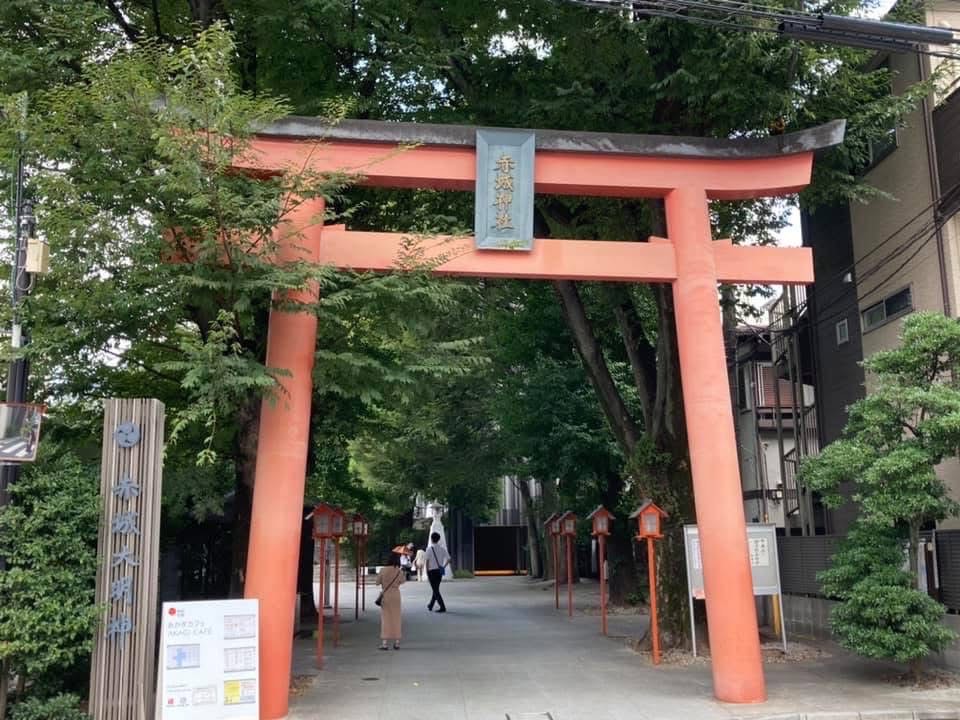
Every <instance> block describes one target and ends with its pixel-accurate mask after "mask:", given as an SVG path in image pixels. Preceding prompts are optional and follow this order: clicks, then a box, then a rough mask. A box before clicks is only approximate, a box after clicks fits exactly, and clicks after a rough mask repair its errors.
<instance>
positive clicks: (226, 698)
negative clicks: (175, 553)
mask: <svg viewBox="0 0 960 720" xmlns="http://www.w3.org/2000/svg"><path fill="white" fill-rule="evenodd" d="M258 602H259V601H257V600H207V601H200V602H171V603H164V604H163V612H162V616H161V617H162V621H161V631H160V672H159V673H158V679H157V705H158V707H159V712H158V717H159V719H160V720H201V719H202V720H258V719H259V716H260V671H259V670H260V669H259V659H260V638H259V604H258Z"/></svg>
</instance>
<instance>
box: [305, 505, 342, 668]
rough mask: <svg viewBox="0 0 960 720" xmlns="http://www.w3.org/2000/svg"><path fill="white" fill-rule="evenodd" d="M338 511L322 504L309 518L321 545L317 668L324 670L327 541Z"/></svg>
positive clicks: (315, 537)
mask: <svg viewBox="0 0 960 720" xmlns="http://www.w3.org/2000/svg"><path fill="white" fill-rule="evenodd" d="M336 514H337V509H336V508H334V507H332V506H330V505H327V504H326V503H320V504H319V505H317V506H316V507H315V508H314V509H313V512H312V513H310V515H308V517H312V518H313V539H314V540H315V541H317V542H319V543H320V601H319V602H318V603H317V667H318V668H320V669H321V670H322V669H323V608H324V605H326V597H325V596H326V583H325V581H326V578H325V577H324V576H325V574H326V564H327V563H326V560H327V544H326V543H327V540H329V539H330V538H332V537H333V518H334V516H335V515H336Z"/></svg>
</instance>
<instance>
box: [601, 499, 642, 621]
mask: <svg viewBox="0 0 960 720" xmlns="http://www.w3.org/2000/svg"><path fill="white" fill-rule="evenodd" d="M629 523H630V521H629V520H627V518H623V521H622V522H617V523H614V525H613V531H612V532H611V533H610V536H609V537H608V538H607V564H608V566H609V568H610V581H609V582H610V602H611V603H614V604H617V605H625V604H626V603H627V600H628V598H629V597H630V595H631V594H633V593H636V592H637V591H638V590H639V589H640V574H639V573H638V572H637V562H636V559H635V558H634V554H633V542H634V541H633V526H632V525H630V524H629Z"/></svg>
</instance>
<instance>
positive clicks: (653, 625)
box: [630, 500, 667, 665]
mask: <svg viewBox="0 0 960 720" xmlns="http://www.w3.org/2000/svg"><path fill="white" fill-rule="evenodd" d="M665 517H667V513H665V512H664V511H663V510H661V509H660V508H659V507H657V506H656V505H655V504H654V503H653V501H652V500H645V501H644V502H643V504H642V505H641V506H640V507H638V508H637V509H636V510H635V511H634V512H633V513H632V514H631V515H630V519H631V520H632V519H634V518H636V520H637V525H638V529H639V532H638V533H637V540H644V539H646V541H647V576H648V578H649V581H650V638H651V641H652V645H653V664H654V665H659V664H660V628H659V626H658V624H657V568H656V555H655V554H654V552H653V541H654V540H659V539H660V538H662V537H663V532H662V529H661V521H662V520H663V518H665Z"/></svg>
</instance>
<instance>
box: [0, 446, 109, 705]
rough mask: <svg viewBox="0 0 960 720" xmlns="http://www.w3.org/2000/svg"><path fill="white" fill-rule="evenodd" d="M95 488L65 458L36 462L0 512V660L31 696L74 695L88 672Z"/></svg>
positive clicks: (82, 469)
mask: <svg viewBox="0 0 960 720" xmlns="http://www.w3.org/2000/svg"><path fill="white" fill-rule="evenodd" d="M98 485H99V482H98V480H97V470H96V468H94V467H91V466H88V465H84V464H83V463H81V462H80V461H79V460H77V459H76V458H74V457H72V456H69V455H66V456H61V457H59V458H56V459H53V460H41V461H40V462H38V463H37V464H36V465H34V466H31V467H29V468H26V469H25V471H24V472H23V474H22V475H21V477H20V480H19V481H18V482H17V483H16V484H14V485H13V486H12V487H11V488H10V491H11V496H12V498H13V504H12V505H9V506H7V507H5V508H4V509H3V511H2V512H0V555H3V556H4V557H6V559H7V571H6V572H3V573H0V638H2V640H0V660H6V661H7V662H8V663H9V664H10V668H11V670H12V671H13V672H14V674H16V675H19V676H21V677H24V678H26V680H27V687H28V688H29V691H30V693H31V695H33V696H35V697H43V696H49V695H54V694H56V693H58V692H62V691H64V690H67V691H69V690H80V689H81V687H83V686H85V684H86V678H87V676H88V674H89V662H90V649H91V645H92V641H93V630H94V627H95V625H96V621H97V612H96V607H95V605H94V584H95V577H96V570H97V558H96V545H97V524H98V520H99V498H98ZM0 701H2V699H0ZM24 704H25V703H21V704H20V705H21V707H22V706H23V705H24ZM23 712H25V711H23ZM58 720H59V718H58Z"/></svg>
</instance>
